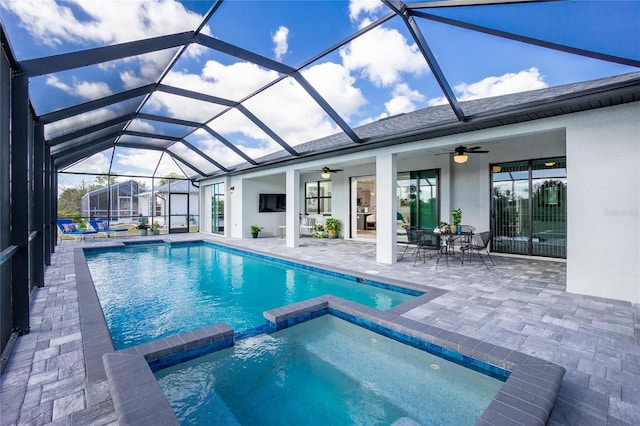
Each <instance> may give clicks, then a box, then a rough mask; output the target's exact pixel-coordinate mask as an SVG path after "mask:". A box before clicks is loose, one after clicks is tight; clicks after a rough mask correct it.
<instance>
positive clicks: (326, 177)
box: [321, 172, 331, 179]
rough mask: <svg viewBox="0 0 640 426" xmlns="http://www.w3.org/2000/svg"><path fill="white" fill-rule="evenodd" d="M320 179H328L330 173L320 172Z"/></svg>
mask: <svg viewBox="0 0 640 426" xmlns="http://www.w3.org/2000/svg"><path fill="white" fill-rule="evenodd" d="M321 176H322V179H329V178H330V177H331V173H329V172H322V175H321Z"/></svg>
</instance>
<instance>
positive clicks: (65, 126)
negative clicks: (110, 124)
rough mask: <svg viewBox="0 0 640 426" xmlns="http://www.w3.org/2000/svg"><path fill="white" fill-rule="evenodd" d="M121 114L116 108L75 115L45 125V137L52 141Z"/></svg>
mask: <svg viewBox="0 0 640 426" xmlns="http://www.w3.org/2000/svg"><path fill="white" fill-rule="evenodd" d="M120 113H121V111H117V110H116V109H115V108H109V107H105V108H100V109H97V110H93V111H87V112H85V113H82V114H78V115H74V116H72V117H69V118H65V119H63V120H59V121H54V122H53V123H49V124H45V126H44V136H45V138H47V139H52V138H55V137H57V136H60V135H63V134H67V133H69V132H72V131H74V130H77V129H81V128H84V127H87V126H88V125H91V124H95V123H101V122H103V121H107V120H110V119H112V118H115V117H117V116H118V115H119V114H120Z"/></svg>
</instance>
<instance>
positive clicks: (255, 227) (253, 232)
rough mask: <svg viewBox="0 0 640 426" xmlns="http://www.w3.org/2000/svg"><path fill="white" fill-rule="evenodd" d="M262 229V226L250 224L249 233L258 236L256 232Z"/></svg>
mask: <svg viewBox="0 0 640 426" xmlns="http://www.w3.org/2000/svg"><path fill="white" fill-rule="evenodd" d="M260 231H262V227H261V226H259V225H251V235H252V236H253V238H258V234H259V233H260Z"/></svg>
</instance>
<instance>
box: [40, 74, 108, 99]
mask: <svg viewBox="0 0 640 426" xmlns="http://www.w3.org/2000/svg"><path fill="white" fill-rule="evenodd" d="M46 83H47V85H49V86H51V87H55V88H57V89H60V90H62V91H63V92H65V93H67V94H69V95H71V96H74V97H77V98H82V99H84V100H93V99H98V98H102V97H104V96H109V95H111V94H112V93H113V92H112V91H111V89H110V88H109V86H108V85H107V84H106V83H104V82H89V81H76V80H75V79H74V81H73V82H72V84H73V85H72V86H70V85H68V84H66V83H64V82H62V81H60V79H59V78H58V77H56V76H49V77H47V80H46Z"/></svg>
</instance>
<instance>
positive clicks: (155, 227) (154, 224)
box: [149, 220, 160, 235]
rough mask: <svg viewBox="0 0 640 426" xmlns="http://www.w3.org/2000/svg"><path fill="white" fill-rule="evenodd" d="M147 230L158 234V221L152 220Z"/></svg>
mask: <svg viewBox="0 0 640 426" xmlns="http://www.w3.org/2000/svg"><path fill="white" fill-rule="evenodd" d="M149 230H150V231H151V235H160V223H159V222H158V221H157V220H156V221H154V222H153V224H152V225H151V226H150V227H149Z"/></svg>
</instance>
